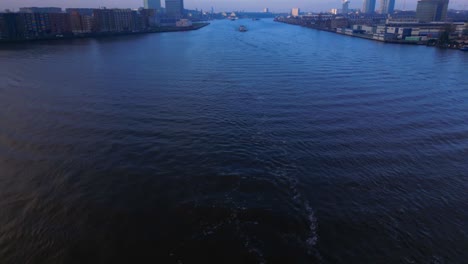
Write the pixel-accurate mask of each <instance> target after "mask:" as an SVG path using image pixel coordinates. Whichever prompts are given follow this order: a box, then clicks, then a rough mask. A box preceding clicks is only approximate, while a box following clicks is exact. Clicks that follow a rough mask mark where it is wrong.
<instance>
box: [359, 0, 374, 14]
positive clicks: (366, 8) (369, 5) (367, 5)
mask: <svg viewBox="0 0 468 264" xmlns="http://www.w3.org/2000/svg"><path fill="white" fill-rule="evenodd" d="M362 12H363V13H374V12H375V0H364V5H363V6H362Z"/></svg>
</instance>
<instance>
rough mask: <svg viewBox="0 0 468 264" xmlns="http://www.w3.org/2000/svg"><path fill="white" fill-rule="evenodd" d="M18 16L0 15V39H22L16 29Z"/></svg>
mask: <svg viewBox="0 0 468 264" xmlns="http://www.w3.org/2000/svg"><path fill="white" fill-rule="evenodd" d="M17 25H18V14H14V13H0V39H18V38H21V37H22V34H21V31H20V29H19V28H18V26H17Z"/></svg>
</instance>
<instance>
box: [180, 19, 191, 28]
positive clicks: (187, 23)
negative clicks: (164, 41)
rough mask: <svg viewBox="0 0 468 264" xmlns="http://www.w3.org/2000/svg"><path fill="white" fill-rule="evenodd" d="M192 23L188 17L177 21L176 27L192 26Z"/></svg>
mask: <svg viewBox="0 0 468 264" xmlns="http://www.w3.org/2000/svg"><path fill="white" fill-rule="evenodd" d="M192 25H193V24H192V21H190V20H188V19H180V20H179V21H177V22H176V27H191V26H192Z"/></svg>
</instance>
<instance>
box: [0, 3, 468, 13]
mask: <svg viewBox="0 0 468 264" xmlns="http://www.w3.org/2000/svg"><path fill="white" fill-rule="evenodd" d="M184 5H185V8H187V9H203V10H211V7H214V9H215V11H217V12H220V11H231V10H245V11H258V12H261V11H262V10H263V9H264V8H269V10H270V11H272V12H286V11H290V10H291V8H293V7H299V8H301V10H303V11H305V12H311V11H313V12H319V11H328V10H329V9H331V8H340V7H341V5H342V1H341V0H333V1H327V0H319V1H315V2H310V1H306V0H295V1H284V0H272V1H268V0H258V1H255V2H253V3H252V2H251V1H248V0H238V1H235V2H232V1H227V0H185V1H184ZM362 5H363V1H362V0H356V1H352V2H351V3H350V6H349V8H350V9H360V8H362ZM416 5H417V0H396V1H395V9H400V10H402V9H405V10H416ZM25 6H57V7H64V8H65V7H96V8H97V7H101V6H105V7H108V8H114V7H115V8H139V7H143V0H136V1H135V0H80V1H78V0H72V1H64V0H43V1H37V0H20V1H18V0H3V1H2V3H0V10H3V9H12V10H17V9H18V8H20V7H25ZM161 6H165V1H164V0H162V1H161ZM467 6H468V0H452V1H450V5H449V8H453V9H466V8H467ZM378 8H380V7H379V6H378V3H377V9H378Z"/></svg>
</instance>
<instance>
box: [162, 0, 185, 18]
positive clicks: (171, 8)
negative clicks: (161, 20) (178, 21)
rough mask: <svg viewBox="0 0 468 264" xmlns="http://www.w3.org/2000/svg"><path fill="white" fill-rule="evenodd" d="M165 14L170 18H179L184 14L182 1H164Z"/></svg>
mask: <svg viewBox="0 0 468 264" xmlns="http://www.w3.org/2000/svg"><path fill="white" fill-rule="evenodd" d="M166 14H167V16H168V17H171V18H181V17H182V16H183V14H184V0H166Z"/></svg>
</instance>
